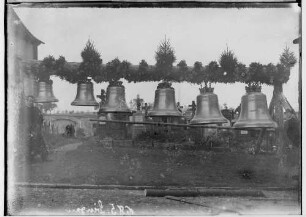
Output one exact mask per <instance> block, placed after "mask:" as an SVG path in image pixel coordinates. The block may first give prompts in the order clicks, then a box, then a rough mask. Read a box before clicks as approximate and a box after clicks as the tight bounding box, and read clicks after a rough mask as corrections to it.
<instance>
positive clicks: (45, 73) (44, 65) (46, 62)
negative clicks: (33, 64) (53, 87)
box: [32, 55, 56, 83]
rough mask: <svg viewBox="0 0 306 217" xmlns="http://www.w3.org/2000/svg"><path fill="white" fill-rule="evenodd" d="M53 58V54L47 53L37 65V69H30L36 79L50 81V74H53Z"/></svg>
mask: <svg viewBox="0 0 306 217" xmlns="http://www.w3.org/2000/svg"><path fill="white" fill-rule="evenodd" d="M55 69H56V67H55V59H54V57H53V56H51V55H49V56H48V57H45V58H44V59H43V60H42V61H41V63H40V64H39V66H38V69H37V70H35V69H34V70H32V71H33V73H34V75H35V77H36V80H38V81H40V82H47V83H51V82H52V81H51V80H50V76H51V75H53V74H55Z"/></svg>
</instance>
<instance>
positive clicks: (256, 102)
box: [234, 92, 277, 129]
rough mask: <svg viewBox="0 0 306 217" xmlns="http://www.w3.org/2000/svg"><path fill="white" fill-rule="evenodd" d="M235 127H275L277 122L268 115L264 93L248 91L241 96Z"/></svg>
mask: <svg viewBox="0 0 306 217" xmlns="http://www.w3.org/2000/svg"><path fill="white" fill-rule="evenodd" d="M234 127H235V128H241V129H244V128H276V127H277V124H276V122H274V121H273V120H272V118H271V117H270V115H269V111H268V106H267V98H266V95H264V94H263V93H260V92H250V93H247V94H245V95H244V96H242V98H241V112H240V115H239V118H238V120H237V122H236V123H235V124H234Z"/></svg>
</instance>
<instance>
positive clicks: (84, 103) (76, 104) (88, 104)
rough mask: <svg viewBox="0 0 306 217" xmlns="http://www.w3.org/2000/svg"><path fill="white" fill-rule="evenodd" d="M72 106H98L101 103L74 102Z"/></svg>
mask: <svg viewBox="0 0 306 217" xmlns="http://www.w3.org/2000/svg"><path fill="white" fill-rule="evenodd" d="M70 105H73V106H98V105H99V103H97V102H77V101H73V102H72V103H71V104H70Z"/></svg>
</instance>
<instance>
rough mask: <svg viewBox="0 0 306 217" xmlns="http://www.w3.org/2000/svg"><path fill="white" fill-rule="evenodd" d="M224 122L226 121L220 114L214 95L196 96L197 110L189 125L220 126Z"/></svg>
mask: <svg viewBox="0 0 306 217" xmlns="http://www.w3.org/2000/svg"><path fill="white" fill-rule="evenodd" d="M226 122H228V120H227V119H226V118H225V117H223V115H222V114H221V111H220V109H219V103H218V96H217V95H216V94H214V93H213V92H205V93H201V94H200V95H198V96H197V109H196V112H195V115H194V117H193V118H192V120H191V121H190V124H220V123H226Z"/></svg>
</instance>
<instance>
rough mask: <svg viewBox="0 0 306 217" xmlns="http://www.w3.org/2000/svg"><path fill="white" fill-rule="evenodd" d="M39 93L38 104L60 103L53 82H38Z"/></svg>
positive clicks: (36, 99) (36, 98)
mask: <svg viewBox="0 0 306 217" xmlns="http://www.w3.org/2000/svg"><path fill="white" fill-rule="evenodd" d="M37 89H38V91H37V92H38V93H37V95H36V97H35V102H36V103H48V102H58V99H56V98H55V96H54V94H53V90H52V82H50V83H48V82H42V81H40V82H38V88H37Z"/></svg>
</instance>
